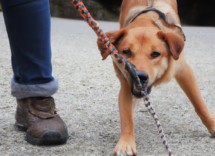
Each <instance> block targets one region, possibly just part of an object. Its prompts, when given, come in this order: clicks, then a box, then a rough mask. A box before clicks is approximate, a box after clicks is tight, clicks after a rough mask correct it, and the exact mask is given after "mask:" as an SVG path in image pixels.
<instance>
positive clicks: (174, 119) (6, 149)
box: [0, 13, 215, 156]
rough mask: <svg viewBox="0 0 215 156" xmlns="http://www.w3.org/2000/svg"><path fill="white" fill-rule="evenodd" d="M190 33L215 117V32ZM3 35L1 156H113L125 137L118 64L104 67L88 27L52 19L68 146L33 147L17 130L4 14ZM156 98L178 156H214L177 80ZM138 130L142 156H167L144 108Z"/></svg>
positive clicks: (214, 144) (195, 65)
mask: <svg viewBox="0 0 215 156" xmlns="http://www.w3.org/2000/svg"><path fill="white" fill-rule="evenodd" d="M99 23H100V25H101V26H102V28H103V29H104V30H105V31H110V30H117V29H118V28H119V25H118V23H114V22H101V21H100V22H99ZM184 32H185V34H186V37H187V41H186V46H185V53H186V59H187V62H188V63H189V65H190V66H191V68H192V69H193V71H194V73H195V75H196V78H197V81H198V84H199V87H200V90H201V93H202V95H203V97H204V100H205V102H206V104H207V106H208V107H209V109H210V110H211V111H212V112H214V111H215V106H214V102H213V101H214V100H215V97H214V95H215V80H214V78H215V68H214V67H213V66H214V65H215V59H214V58H215V52H214V50H215V44H214V43H215V42H214V41H215V28H210V27H184ZM0 34H1V37H0V54H1V57H0V75H1V77H0V151H1V152H0V155H11V156H13V155H14V156H21V155H22V156H24V155H31V156H36V155H41V156H42V155H44V156H48V155H80V156H97V155H98V156H107V155H112V153H113V149H114V147H115V145H116V143H117V141H118V139H119V137H120V118H119V110H118V104H117V97H118V92H119V82H118V80H117V78H116V76H115V73H114V70H113V66H112V61H111V58H108V59H107V60H105V61H101V56H100V54H99V51H98V50H97V45H96V39H97V37H96V35H95V34H94V32H93V31H92V30H91V29H90V28H89V27H88V26H87V24H86V23H84V22H83V21H78V20H67V19H59V18H52V50H53V59H52V62H53V69H54V70H53V75H54V76H55V77H56V78H58V80H59V84H60V88H59V91H58V92H57V94H55V95H54V98H55V99H56V103H57V108H58V113H59V114H60V115H61V117H62V118H63V119H64V121H65V122H66V123H67V125H68V130H69V139H68V142H67V144H65V145H61V146H42V147H38V146H32V145H29V144H28V143H27V142H26V141H25V140H24V138H25V133H24V132H20V131H18V130H17V129H16V128H15V127H14V126H13V124H14V122H15V119H14V112H15V109H16V102H15V98H14V97H12V96H11V94H10V79H11V77H12V70H11V65H10V50H9V43H8V38H7V34H6V30H5V26H4V22H3V17H2V13H0ZM150 97H151V101H152V103H153V105H154V107H155V110H156V111H157V114H158V117H159V118H160V122H161V124H162V126H163V128H164V131H165V134H166V136H167V139H168V142H169V144H170V146H171V148H172V150H173V152H174V153H175V155H176V156H203V155H204V156H212V155H215V154H214V153H215V138H212V137H211V135H210V134H209V133H208V131H207V129H206V128H205V127H204V126H203V125H202V123H201V121H200V119H199V118H198V116H197V115H196V113H195V112H194V109H193V107H192V105H191V103H190V102H189V100H188V98H187V97H186V96H185V94H184V93H183V91H182V90H181V89H180V88H179V86H178V85H177V83H176V81H175V80H172V81H171V82H170V83H168V84H164V85H161V86H159V87H156V88H154V89H153V90H152V94H151V96H150ZM134 124H135V137H136V142H137V150H138V155H140V156H166V155H167V153H166V151H165V149H164V147H163V145H162V142H161V140H160V138H159V135H158V132H157V129H156V127H155V123H154V121H153V120H152V118H151V116H150V114H149V113H148V112H147V110H146V108H145V106H144V104H143V103H139V104H138V105H137V107H136V109H135V115H134Z"/></svg>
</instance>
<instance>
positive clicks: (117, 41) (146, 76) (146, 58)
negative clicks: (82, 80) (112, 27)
mask: <svg viewBox="0 0 215 156" xmlns="http://www.w3.org/2000/svg"><path fill="white" fill-rule="evenodd" d="M106 35H107V37H108V39H109V41H110V42H111V43H112V44H114V45H115V46H116V48H117V50H118V51H119V53H120V55H122V56H123V57H124V58H126V59H127V60H128V61H130V62H131V63H132V64H134V65H135V66H136V69H137V75H138V76H139V78H140V80H141V83H142V84H143V86H145V88H146V89H147V88H148V92H150V91H149V90H150V88H151V86H152V85H153V84H154V83H155V82H156V81H157V80H159V78H161V76H162V75H163V74H164V72H165V71H166V70H167V68H168V63H169V59H170V57H173V58H174V59H175V60H177V59H179V55H180V53H181V52H182V50H183V48H184V40H183V39H182V38H181V37H180V36H179V35H177V34H176V33H174V32H170V33H164V32H163V31H160V30H157V29H153V28H142V27H137V28H133V29H129V30H127V29H121V30H118V31H112V32H107V33H106ZM98 46H99V49H100V51H101V54H102V55H103V53H104V48H103V45H102V43H101V42H99V41H98ZM103 56H104V55H103ZM103 59H105V58H103ZM119 68H120V66H119ZM120 71H121V72H125V70H124V69H120ZM123 75H124V76H125V78H126V79H127V80H128V83H130V82H131V81H130V76H129V74H126V73H123ZM132 94H133V95H134V96H135V92H133V91H132Z"/></svg>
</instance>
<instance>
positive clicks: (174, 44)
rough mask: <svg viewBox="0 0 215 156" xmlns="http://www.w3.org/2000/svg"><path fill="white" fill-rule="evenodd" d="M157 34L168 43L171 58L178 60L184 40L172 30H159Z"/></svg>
mask: <svg viewBox="0 0 215 156" xmlns="http://www.w3.org/2000/svg"><path fill="white" fill-rule="evenodd" d="M157 36H158V38H160V39H163V40H164V41H166V42H167V43H168V45H169V48H170V52H171V54H172V56H173V58H174V59H175V60H178V58H179V55H180V53H181V52H182V50H183V49H184V40H183V39H182V38H181V37H180V36H179V35H177V34H176V33H174V32H170V33H164V32H163V31H159V32H158V33H157Z"/></svg>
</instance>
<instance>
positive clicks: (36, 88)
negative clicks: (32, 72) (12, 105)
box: [11, 77, 58, 99]
mask: <svg viewBox="0 0 215 156" xmlns="http://www.w3.org/2000/svg"><path fill="white" fill-rule="evenodd" d="M57 90H58V80H57V79H55V78H54V80H52V81H51V82H48V83H43V84H36V85H23V84H19V83H17V82H16V81H15V79H14V77H13V78H12V80H11V94H12V95H13V96H14V97H16V98H17V99H23V98H28V97H49V96H52V95H53V94H54V93H56V92H57Z"/></svg>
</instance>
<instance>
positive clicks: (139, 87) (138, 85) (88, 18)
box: [71, 0, 173, 156]
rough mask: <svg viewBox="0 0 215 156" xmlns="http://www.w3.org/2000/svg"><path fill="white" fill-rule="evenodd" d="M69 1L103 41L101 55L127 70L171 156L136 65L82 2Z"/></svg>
mask: <svg viewBox="0 0 215 156" xmlns="http://www.w3.org/2000/svg"><path fill="white" fill-rule="evenodd" d="M71 2H72V3H73V4H74V6H75V7H76V9H77V10H78V11H79V12H80V14H81V16H82V17H83V18H84V20H85V21H86V22H87V23H88V24H89V26H90V27H91V28H92V29H93V30H94V32H95V33H96V34H97V36H98V37H99V39H100V40H101V41H102V42H103V43H104V45H105V47H106V48H107V50H106V52H105V53H104V54H103V57H107V56H108V55H109V54H111V57H112V59H113V60H114V62H116V63H118V65H120V66H123V67H124V68H125V70H126V71H128V72H129V74H130V77H131V79H132V81H133V82H134V83H133V87H134V89H135V91H136V92H138V93H139V96H140V97H141V98H143V99H144V102H145V106H146V107H147V109H148V111H149V112H150V113H151V115H152V116H153V119H154V120H155V122H156V125H157V128H158V130H159V134H160V137H161V139H162V141H163V145H164V146H165V147H166V150H167V151H168V153H169V156H173V153H172V151H171V149H170V148H169V145H168V143H167V141H166V138H165V136H164V133H163V129H162V127H161V125H160V122H159V119H158V117H157V115H156V113H155V111H154V109H153V107H152V104H151V102H150V101H149V97H148V95H147V91H145V90H144V88H143V87H142V84H141V82H140V79H139V77H138V76H137V73H136V70H137V69H136V66H135V65H134V64H132V63H131V62H129V61H128V60H126V59H125V58H123V57H122V56H121V55H120V54H119V52H118V51H117V49H116V48H115V47H114V45H112V44H111V43H110V41H108V39H107V37H106V35H105V33H104V32H103V30H102V29H101V28H100V26H99V24H98V23H97V22H96V21H95V20H94V19H93V17H92V16H91V14H90V13H89V12H88V10H87V8H86V7H85V6H84V4H83V2H82V1H81V0H71ZM148 11H150V10H148ZM146 12H147V11H146ZM156 12H157V11H156ZM159 12H160V11H159ZM161 13H162V12H161ZM164 17H165V15H164ZM134 19H135V18H134ZM134 19H133V20H134Z"/></svg>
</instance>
